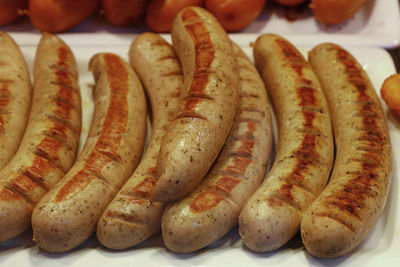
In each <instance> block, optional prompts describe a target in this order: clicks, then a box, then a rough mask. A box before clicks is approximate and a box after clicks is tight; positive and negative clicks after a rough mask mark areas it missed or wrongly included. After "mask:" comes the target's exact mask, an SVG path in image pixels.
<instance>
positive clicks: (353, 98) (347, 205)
mask: <svg viewBox="0 0 400 267" xmlns="http://www.w3.org/2000/svg"><path fill="white" fill-rule="evenodd" d="M309 59H310V64H311V66H312V67H313V69H314V70H315V73H316V74H317V76H318V78H319V79H320V81H321V84H322V87H323V89H324V92H325V95H326V97H327V99H328V104H329V108H330V110H331V113H332V118H333V119H332V120H333V127H334V132H335V143H336V151H337V153H336V159H335V165H334V168H333V172H332V177H331V180H330V182H329V184H328V186H327V187H326V189H325V190H324V191H323V192H322V194H321V195H320V196H319V197H318V199H317V200H316V201H315V202H314V203H313V204H312V205H311V207H310V208H309V210H308V211H307V212H306V214H305V215H304V218H303V220H302V223H301V236H302V239H303V243H304V245H305V247H306V249H307V250H308V252H310V253H311V254H312V255H314V256H317V257H322V258H332V257H337V256H341V255H343V254H345V253H347V252H348V251H350V250H351V249H353V248H354V247H355V246H357V245H358V244H359V243H360V242H361V241H362V240H363V239H364V238H365V237H366V236H367V235H368V234H369V233H370V232H371V230H372V228H373V227H374V225H375V224H376V222H377V221H378V219H379V216H380V215H381V213H382V211H383V208H384V206H385V203H386V199H387V195H388V191H389V188H390V183H391V170H392V157H391V145H390V139H389V135H388V129H387V125H386V120H385V116H384V113H383V110H382V107H381V104H380V101H379V99H378V97H377V95H376V92H375V89H374V87H373V85H372V83H371V81H370V80H369V78H368V76H367V74H366V73H365V71H364V70H363V68H362V66H360V64H359V63H358V62H357V61H356V59H355V58H354V57H353V56H352V55H351V54H350V53H348V52H347V51H346V50H344V49H343V48H342V47H340V46H337V45H335V44H322V45H319V46H317V47H315V48H314V49H313V50H311V52H310V53H309Z"/></svg>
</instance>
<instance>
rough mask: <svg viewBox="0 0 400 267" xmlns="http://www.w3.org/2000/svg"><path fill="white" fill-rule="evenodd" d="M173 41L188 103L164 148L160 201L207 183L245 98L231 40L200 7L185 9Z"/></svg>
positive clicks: (160, 161)
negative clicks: (239, 102) (206, 180)
mask: <svg viewBox="0 0 400 267" xmlns="http://www.w3.org/2000/svg"><path fill="white" fill-rule="evenodd" d="M171 34H172V41H173V46H174V48H175V51H176V52H177V54H178V57H179V59H180V61H181V64H182V69H183V74H184V86H183V93H182V94H183V95H182V98H183V100H182V101H183V102H182V103H181V107H182V108H181V109H180V110H179V112H178V114H177V116H176V118H175V119H174V120H173V121H172V123H171V125H170V127H169V128H168V129H167V132H166V134H165V137H164V139H163V141H162V144H161V149H160V154H159V158H158V165H157V170H158V171H157V173H158V175H159V179H158V181H157V182H156V184H155V186H154V189H153V191H152V194H151V198H152V199H153V200H155V201H171V200H174V199H178V198H180V197H182V196H184V195H186V194H188V193H189V192H190V191H192V190H193V189H194V188H195V186H196V185H197V184H198V183H199V182H200V181H201V179H203V178H204V176H205V175H206V173H207V171H208V169H209V168H210V167H211V165H212V163H213V162H214V160H215V158H216V157H217V155H218V153H219V151H220V150H221V148H222V146H223V144H224V142H225V139H226V137H227V135H228V132H229V129H230V127H231V125H232V122H233V118H234V115H235V111H236V108H237V105H238V99H239V73H238V67H237V62H236V59H235V56H234V53H233V49H232V44H231V42H230V40H229V38H228V35H227V34H226V32H225V31H224V29H223V28H222V27H221V25H220V24H219V23H218V21H217V20H216V19H215V18H214V17H213V16H212V15H211V14H210V13H208V12H207V11H206V10H204V9H202V8H200V7H188V8H185V9H183V10H182V11H181V12H180V13H179V14H178V16H177V17H176V18H175V20H174V23H173V26H172V32H171Z"/></svg>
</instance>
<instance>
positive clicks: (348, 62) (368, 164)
mask: <svg viewBox="0 0 400 267" xmlns="http://www.w3.org/2000/svg"><path fill="white" fill-rule="evenodd" d="M335 50H336V57H337V59H338V61H339V62H341V63H342V65H343V66H344V68H345V70H344V72H345V75H346V77H347V81H348V82H349V83H350V84H351V85H352V86H353V87H354V88H355V89H356V91H357V94H358V96H357V100H358V102H359V103H360V104H359V105H358V106H359V107H360V110H359V112H360V113H361V114H362V113H364V111H365V112H370V111H372V110H377V109H376V108H375V107H376V104H375V103H374V101H373V99H372V98H371V97H370V96H369V95H368V92H367V91H368V88H369V87H368V84H367V80H366V79H365V78H364V76H363V72H362V70H361V69H360V68H359V67H358V66H357V65H356V62H355V60H354V59H353V58H352V57H351V55H350V54H349V53H348V52H347V51H345V50H344V49H342V48H336V49H335ZM358 128H364V129H370V130H369V131H366V132H361V134H362V136H361V137H357V138H358V139H361V140H362V141H366V142H367V143H369V144H368V146H370V147H373V146H374V145H375V146H377V147H378V150H381V148H382V151H383V146H384V145H385V144H386V140H385V139H386V138H384V137H383V134H382V132H380V131H378V130H376V129H379V128H378V127H377V121H376V118H375V117H373V116H363V117H362V126H361V127H358ZM377 144H378V145H377ZM351 160H352V161H357V162H359V163H360V165H361V166H360V170H362V173H360V175H357V172H352V173H350V172H349V173H350V174H351V175H353V177H350V178H349V179H347V181H346V183H345V185H344V186H343V188H342V189H340V190H338V191H336V192H335V193H334V194H333V195H331V196H329V197H327V199H326V200H325V205H335V206H336V207H337V208H338V209H339V210H341V211H343V212H346V214H350V215H352V216H354V217H356V218H360V214H359V208H360V207H361V206H363V205H364V204H365V202H364V201H365V199H366V198H373V197H375V196H374V194H373V193H372V190H371V189H372V186H378V185H377V183H376V182H375V180H376V179H377V178H379V174H378V172H377V168H381V167H382V164H381V162H380V160H379V154H378V155H377V154H376V153H375V152H365V153H362V155H361V158H356V159H355V158H352V159H351Z"/></svg>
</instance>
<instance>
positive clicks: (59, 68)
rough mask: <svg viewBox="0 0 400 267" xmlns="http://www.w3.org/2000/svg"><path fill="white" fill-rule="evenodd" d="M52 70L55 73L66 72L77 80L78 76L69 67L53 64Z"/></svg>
mask: <svg viewBox="0 0 400 267" xmlns="http://www.w3.org/2000/svg"><path fill="white" fill-rule="evenodd" d="M49 69H50V70H54V71H61V72H65V73H66V74H68V75H70V76H72V77H73V78H74V79H77V75H76V73H74V72H73V71H71V69H70V67H69V66H63V65H57V64H53V65H50V66H49Z"/></svg>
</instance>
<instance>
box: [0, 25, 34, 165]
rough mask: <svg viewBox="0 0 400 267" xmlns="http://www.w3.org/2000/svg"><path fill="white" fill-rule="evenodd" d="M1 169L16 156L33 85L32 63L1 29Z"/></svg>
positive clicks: (26, 119)
mask: <svg viewBox="0 0 400 267" xmlns="http://www.w3.org/2000/svg"><path fill="white" fill-rule="evenodd" d="M0 58H1V61H0V169H2V168H3V167H4V166H5V165H6V164H7V163H8V162H9V161H10V160H11V158H12V157H13V156H14V155H15V153H16V152H17V150H18V146H19V144H20V142H21V139H22V136H23V134H24V132H25V128H26V123H27V121H28V117H29V111H30V106H31V96H32V88H31V87H32V86H31V82H30V77H29V71H28V66H27V65H26V62H25V59H24V57H23V55H22V54H21V51H20V50H19V48H18V45H17V44H16V43H15V42H14V40H13V39H12V38H11V37H10V36H9V35H8V34H7V33H5V32H2V31H0Z"/></svg>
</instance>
